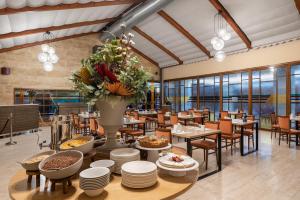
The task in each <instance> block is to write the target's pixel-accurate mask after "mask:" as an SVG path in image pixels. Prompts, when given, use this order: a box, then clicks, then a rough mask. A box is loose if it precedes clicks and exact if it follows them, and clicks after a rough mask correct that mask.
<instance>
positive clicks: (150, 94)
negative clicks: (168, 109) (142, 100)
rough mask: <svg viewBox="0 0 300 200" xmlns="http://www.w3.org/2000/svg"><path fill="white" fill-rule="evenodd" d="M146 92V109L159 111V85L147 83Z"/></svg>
mask: <svg viewBox="0 0 300 200" xmlns="http://www.w3.org/2000/svg"><path fill="white" fill-rule="evenodd" d="M147 85H148V88H149V90H148V91H147V104H146V109H156V110H157V109H159V108H160V98H161V97H160V83H158V82H148V84H147Z"/></svg>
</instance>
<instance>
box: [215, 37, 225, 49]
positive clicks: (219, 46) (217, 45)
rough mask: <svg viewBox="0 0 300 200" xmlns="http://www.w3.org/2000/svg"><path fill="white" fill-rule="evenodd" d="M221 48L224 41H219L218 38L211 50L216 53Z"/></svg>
mask: <svg viewBox="0 0 300 200" xmlns="http://www.w3.org/2000/svg"><path fill="white" fill-rule="evenodd" d="M223 47H224V41H223V40H222V39H220V38H218V39H217V40H216V43H215V44H213V48H214V49H215V50H217V51H219V50H221V49H223Z"/></svg>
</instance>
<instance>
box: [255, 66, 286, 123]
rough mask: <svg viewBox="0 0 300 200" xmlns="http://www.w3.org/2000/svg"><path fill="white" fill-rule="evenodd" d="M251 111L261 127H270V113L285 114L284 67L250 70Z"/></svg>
mask: <svg viewBox="0 0 300 200" xmlns="http://www.w3.org/2000/svg"><path fill="white" fill-rule="evenodd" d="M252 99H253V100H252V113H253V115H255V117H256V118H257V119H260V125H261V127H262V128H270V121H269V120H268V118H269V116H270V114H271V113H272V112H275V113H276V114H277V115H286V68H284V67H278V68H275V69H265V70H259V71H253V72H252Z"/></svg>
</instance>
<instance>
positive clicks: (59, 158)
mask: <svg viewBox="0 0 300 200" xmlns="http://www.w3.org/2000/svg"><path fill="white" fill-rule="evenodd" d="M82 162H83V154H82V152H80V151H77V150H67V151H62V152H59V153H57V154H54V155H52V156H49V157H48V158H46V159H44V160H43V161H42V162H40V164H39V170H40V172H41V174H42V175H44V176H46V177H47V178H49V179H63V178H67V177H70V176H72V175H74V174H75V173H77V172H78V171H79V169H80V168H81V166H82Z"/></svg>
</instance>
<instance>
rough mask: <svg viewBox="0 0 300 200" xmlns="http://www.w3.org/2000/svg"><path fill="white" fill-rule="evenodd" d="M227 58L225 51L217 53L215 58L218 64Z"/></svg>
mask: <svg viewBox="0 0 300 200" xmlns="http://www.w3.org/2000/svg"><path fill="white" fill-rule="evenodd" d="M225 57H226V54H225V52H224V51H217V52H216V54H215V56H214V58H215V60H216V61H218V62H222V61H223V60H224V59H225Z"/></svg>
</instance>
